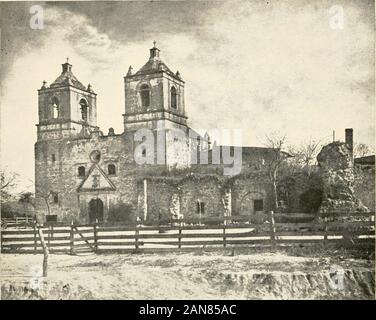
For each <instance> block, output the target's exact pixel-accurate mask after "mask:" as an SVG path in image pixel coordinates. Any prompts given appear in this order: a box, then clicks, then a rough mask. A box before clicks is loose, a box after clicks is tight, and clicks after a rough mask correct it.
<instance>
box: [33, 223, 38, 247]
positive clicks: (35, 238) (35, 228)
mask: <svg viewBox="0 0 376 320" xmlns="http://www.w3.org/2000/svg"><path fill="white" fill-rule="evenodd" d="M36 224H37V221H36V220H35V221H34V224H33V229H34V254H36V253H37V227H36Z"/></svg>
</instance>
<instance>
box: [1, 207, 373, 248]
mask: <svg viewBox="0 0 376 320" xmlns="http://www.w3.org/2000/svg"><path fill="white" fill-rule="evenodd" d="M286 216H287V215H285V216H284V215H282V214H273V212H269V213H268V214H266V215H265V220H264V221H263V222H262V223H254V221H253V220H252V217H250V216H232V217H209V218H202V219H199V218H188V219H180V220H178V221H177V220H161V221H159V223H158V225H157V226H155V225H154V226H144V225H133V226H129V225H128V226H106V225H104V224H98V223H94V224H90V225H74V224H71V225H69V226H68V225H60V224H48V225H44V226H37V225H36V224H35V223H29V224H28V225H27V226H26V227H25V228H24V229H19V228H17V227H8V228H6V229H4V230H2V232H1V251H2V253H41V252H42V245H41V241H40V239H39V234H38V228H41V230H42V232H43V234H44V240H45V243H46V245H47V246H48V248H49V251H50V252H51V253H54V252H56V253H58V252H62V253H70V254H78V253H89V252H96V253H100V252H108V251H115V252H135V251H136V252H157V251H174V250H182V251H184V250H198V249H202V248H205V249H215V248H231V247H236V246H242V247H248V248H277V247H288V246H312V247H326V246H331V245H333V246H341V247H346V248H347V247H349V248H357V247H360V248H369V249H372V248H374V246H375V221H374V213H366V214H363V213H362V214H358V213H357V214H353V215H350V214H347V215H344V214H339V215H338V216H336V220H333V213H331V214H327V215H324V216H322V217H320V219H317V216H314V215H307V214H304V215H303V214H301V215H299V214H294V215H288V217H286ZM289 219H290V220H291V221H295V222H288V221H289ZM286 221H287V222H286ZM301 221H304V222H301Z"/></svg>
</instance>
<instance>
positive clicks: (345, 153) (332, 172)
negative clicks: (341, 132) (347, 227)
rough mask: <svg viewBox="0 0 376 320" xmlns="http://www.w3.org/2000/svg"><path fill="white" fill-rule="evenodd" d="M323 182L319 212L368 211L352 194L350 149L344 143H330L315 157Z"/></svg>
mask: <svg viewBox="0 0 376 320" xmlns="http://www.w3.org/2000/svg"><path fill="white" fill-rule="evenodd" d="M317 161H318V164H319V169H320V175H321V178H322V182H323V201H322V203H321V206H320V208H319V212H344V213H352V212H364V211H368V209H367V207H365V206H364V205H363V204H362V202H361V201H360V199H358V198H357V197H356V194H355V193H354V184H355V176H354V167H353V160H352V154H351V149H350V148H349V146H348V145H347V144H346V143H343V142H332V143H330V144H328V145H326V146H324V147H323V148H322V150H321V151H320V153H319V154H318V156H317Z"/></svg>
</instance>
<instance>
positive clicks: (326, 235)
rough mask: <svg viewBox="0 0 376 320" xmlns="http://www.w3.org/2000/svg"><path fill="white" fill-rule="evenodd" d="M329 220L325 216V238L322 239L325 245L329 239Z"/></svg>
mask: <svg viewBox="0 0 376 320" xmlns="http://www.w3.org/2000/svg"><path fill="white" fill-rule="evenodd" d="M327 222H328V218H327V217H325V218H324V239H323V241H322V245H323V246H324V247H325V246H326V244H327V241H328V225H327Z"/></svg>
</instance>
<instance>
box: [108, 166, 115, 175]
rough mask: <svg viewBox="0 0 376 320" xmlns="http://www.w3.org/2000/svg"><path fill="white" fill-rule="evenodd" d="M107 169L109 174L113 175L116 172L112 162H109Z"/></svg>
mask: <svg viewBox="0 0 376 320" xmlns="http://www.w3.org/2000/svg"><path fill="white" fill-rule="evenodd" d="M107 170H108V174H109V175H112V176H114V175H115V174H116V167H115V165H114V164H109V165H108V167H107Z"/></svg>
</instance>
